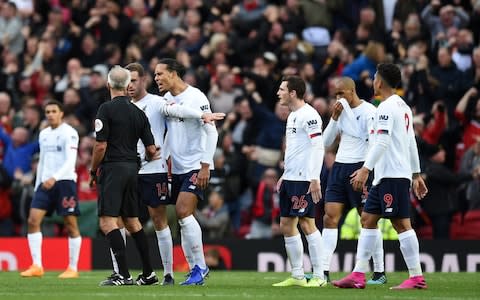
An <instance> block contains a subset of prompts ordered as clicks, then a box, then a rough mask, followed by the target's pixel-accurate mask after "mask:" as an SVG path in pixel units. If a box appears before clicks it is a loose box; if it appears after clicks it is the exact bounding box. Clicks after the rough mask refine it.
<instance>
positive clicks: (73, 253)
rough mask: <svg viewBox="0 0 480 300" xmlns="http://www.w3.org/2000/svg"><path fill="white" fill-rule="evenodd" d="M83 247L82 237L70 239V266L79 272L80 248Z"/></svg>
mask: <svg viewBox="0 0 480 300" xmlns="http://www.w3.org/2000/svg"><path fill="white" fill-rule="evenodd" d="M81 247H82V237H81V236H77V237H76V238H72V237H68V266H69V267H70V269H72V270H74V271H77V266H78V258H79V257H80V248H81Z"/></svg>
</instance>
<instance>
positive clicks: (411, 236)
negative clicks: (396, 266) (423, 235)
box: [398, 229, 422, 277]
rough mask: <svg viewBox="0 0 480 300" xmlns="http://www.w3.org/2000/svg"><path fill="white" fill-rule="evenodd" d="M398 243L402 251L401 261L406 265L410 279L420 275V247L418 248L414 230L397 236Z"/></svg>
mask: <svg viewBox="0 0 480 300" xmlns="http://www.w3.org/2000/svg"><path fill="white" fill-rule="evenodd" d="M398 241H399V242H400V250H401V251H402V255H403V259H404V260H405V263H406V264H407V268H408V273H409V274H410V277H412V276H420V275H422V266H421V265H420V250H419V248H420V247H419V246H418V239H417V235H416V234H415V230H413V229H410V230H407V231H404V232H402V233H400V234H399V235H398Z"/></svg>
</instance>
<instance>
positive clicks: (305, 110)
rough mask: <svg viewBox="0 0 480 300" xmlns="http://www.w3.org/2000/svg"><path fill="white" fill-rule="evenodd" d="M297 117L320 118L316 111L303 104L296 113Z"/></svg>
mask: <svg viewBox="0 0 480 300" xmlns="http://www.w3.org/2000/svg"><path fill="white" fill-rule="evenodd" d="M298 113H299V115H301V116H304V117H305V118H318V119H321V118H320V114H319V113H318V111H317V110H316V109H315V108H313V107H312V106H311V105H310V104H308V103H305V105H304V106H303V107H302V109H301V110H300V111H298Z"/></svg>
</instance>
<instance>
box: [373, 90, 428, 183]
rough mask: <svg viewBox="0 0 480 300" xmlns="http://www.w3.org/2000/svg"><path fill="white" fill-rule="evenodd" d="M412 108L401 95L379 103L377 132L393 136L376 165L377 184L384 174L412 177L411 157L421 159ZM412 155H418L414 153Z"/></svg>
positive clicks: (375, 179) (394, 176)
mask: <svg viewBox="0 0 480 300" xmlns="http://www.w3.org/2000/svg"><path fill="white" fill-rule="evenodd" d="M412 120H413V119H412V111H411V109H410V107H409V106H408V105H407V104H406V103H405V101H403V99H402V98H401V97H400V96H398V95H392V96H390V97H388V98H387V99H386V100H384V101H383V102H381V103H380V105H379V106H378V108H377V111H376V114H375V121H374V126H373V130H374V132H375V134H374V135H376V136H378V135H379V134H388V135H389V136H390V137H391V141H390V144H389V145H388V148H387V149H386V151H385V152H384V154H383V155H382V156H381V158H380V159H379V160H378V161H377V163H376V164H375V166H374V180H373V184H374V185H376V184H378V183H379V182H380V180H381V179H382V178H407V179H410V180H411V179H412V173H416V172H418V171H419V170H412V166H411V163H410V162H411V161H415V160H418V152H415V153H411V152H412V151H411V149H413V144H412V143H415V144H414V148H415V149H416V141H415V133H414V131H413V124H412ZM412 155H414V156H416V157H411V156H412Z"/></svg>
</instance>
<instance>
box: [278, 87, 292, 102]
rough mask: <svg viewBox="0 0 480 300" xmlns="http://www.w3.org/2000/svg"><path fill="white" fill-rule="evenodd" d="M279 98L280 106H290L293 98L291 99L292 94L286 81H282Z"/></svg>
mask: <svg viewBox="0 0 480 300" xmlns="http://www.w3.org/2000/svg"><path fill="white" fill-rule="evenodd" d="M277 96H278V99H279V101H280V104H282V105H288V104H290V101H291V97H290V92H289V91H288V87H287V82H286V81H282V83H281V84H280V87H279V88H278V92H277Z"/></svg>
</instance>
